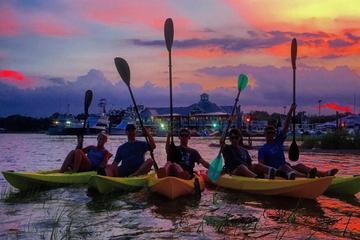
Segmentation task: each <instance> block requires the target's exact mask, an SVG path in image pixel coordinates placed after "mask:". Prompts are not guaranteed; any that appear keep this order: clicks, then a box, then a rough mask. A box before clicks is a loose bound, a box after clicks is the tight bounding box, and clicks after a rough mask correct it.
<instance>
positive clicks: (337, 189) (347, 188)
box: [325, 176, 360, 195]
mask: <svg viewBox="0 0 360 240" xmlns="http://www.w3.org/2000/svg"><path fill="white" fill-rule="evenodd" d="M359 191H360V176H339V177H335V179H334V180H333V181H332V183H331V185H330V187H329V188H328V189H327V190H326V192H325V193H330V194H341V195H355V194H357V193H358V192H359Z"/></svg>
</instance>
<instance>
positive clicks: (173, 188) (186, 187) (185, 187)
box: [148, 175, 205, 200]
mask: <svg viewBox="0 0 360 240" xmlns="http://www.w3.org/2000/svg"><path fill="white" fill-rule="evenodd" d="M195 178H197V179H198V180H199V185H200V191H203V190H204V188H205V183H204V180H203V178H202V177H201V176H196V177H194V178H192V179H190V180H185V179H181V178H177V177H164V178H158V177H157V176H156V175H153V176H151V177H150V178H149V183H148V187H149V188H150V191H151V192H156V193H158V194H160V195H163V196H165V197H167V198H169V199H171V200H174V199H176V198H178V197H181V196H185V195H189V194H194V193H195V188H194V181H195Z"/></svg>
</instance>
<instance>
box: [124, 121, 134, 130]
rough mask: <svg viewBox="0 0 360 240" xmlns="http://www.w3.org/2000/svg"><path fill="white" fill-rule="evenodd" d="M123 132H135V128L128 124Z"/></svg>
mask: <svg viewBox="0 0 360 240" xmlns="http://www.w3.org/2000/svg"><path fill="white" fill-rule="evenodd" d="M125 130H126V131H127V132H129V131H133V130H136V127H135V125H134V124H132V123H129V124H128V125H127V126H126V128H125Z"/></svg>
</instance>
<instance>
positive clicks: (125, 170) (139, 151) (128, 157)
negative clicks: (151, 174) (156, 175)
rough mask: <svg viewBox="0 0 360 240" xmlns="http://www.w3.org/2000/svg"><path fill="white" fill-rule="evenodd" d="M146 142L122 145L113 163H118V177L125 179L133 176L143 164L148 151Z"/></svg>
mask: <svg viewBox="0 0 360 240" xmlns="http://www.w3.org/2000/svg"><path fill="white" fill-rule="evenodd" d="M149 150H150V149H149V147H148V145H147V143H146V142H143V141H135V142H133V143H130V142H126V143H124V144H122V145H121V146H120V147H119V148H118V150H117V152H116V156H115V159H114V161H115V162H116V163H120V162H121V165H120V167H119V171H120V172H121V173H120V176H123V177H126V176H129V175H131V174H133V173H134V172H135V171H136V170H138V169H139V167H140V166H141V165H142V164H143V163H144V162H145V159H144V155H145V153H146V152H147V151H149Z"/></svg>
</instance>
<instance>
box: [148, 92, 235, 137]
mask: <svg viewBox="0 0 360 240" xmlns="http://www.w3.org/2000/svg"><path fill="white" fill-rule="evenodd" d="M231 110H232V106H218V105H217V104H216V103H213V102H211V101H210V100H209V95H208V94H206V93H203V94H201V95H200V101H199V102H198V103H194V104H191V105H190V106H188V107H174V108H173V124H174V129H175V130H176V129H180V128H183V127H186V128H190V129H196V130H197V131H199V130H204V129H211V130H213V131H220V132H221V131H222V130H223V128H224V127H225V126H226V124H227V121H228V119H229V116H230V114H231ZM237 115H238V116H239V117H238V119H240V120H241V114H240V112H239V110H238V111H237ZM141 117H142V119H143V121H144V124H145V125H148V126H152V127H153V128H159V130H160V131H161V130H163V131H165V130H166V129H168V127H169V124H170V108H168V107H161V108H145V109H144V110H143V111H142V112H141ZM236 124H237V122H235V123H234V125H236Z"/></svg>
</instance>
